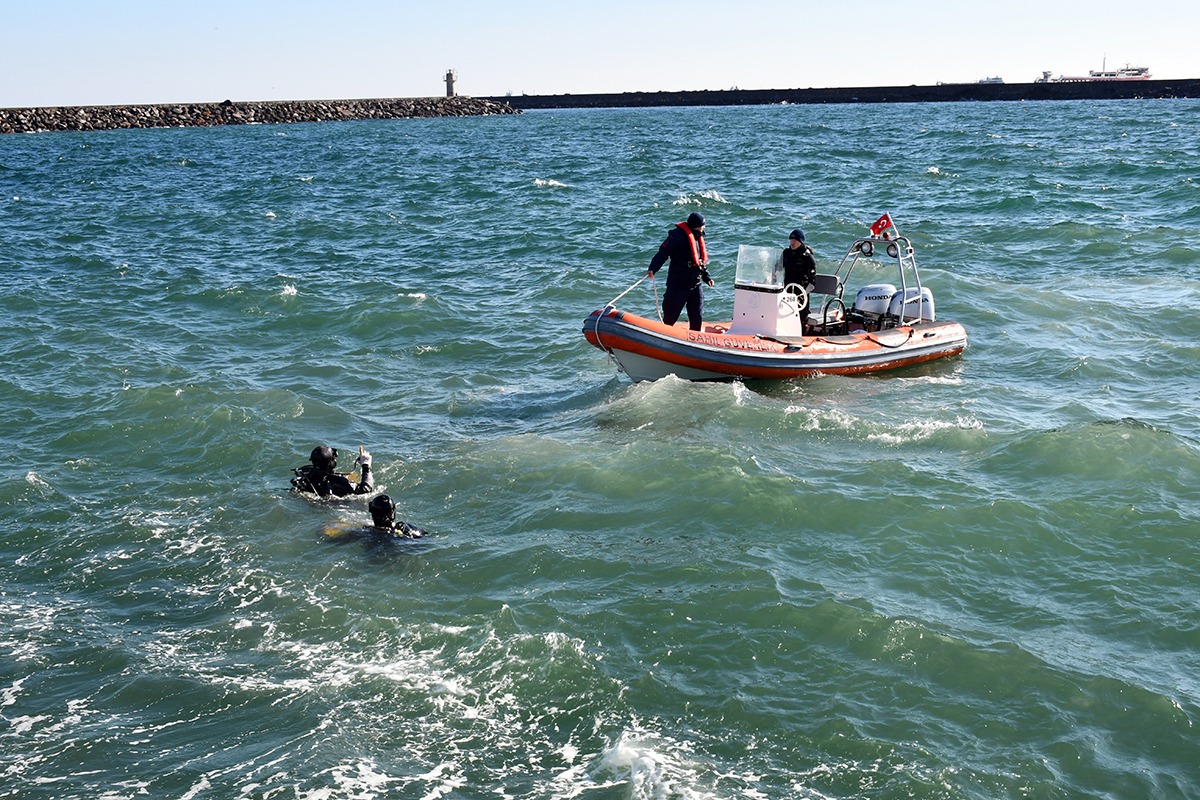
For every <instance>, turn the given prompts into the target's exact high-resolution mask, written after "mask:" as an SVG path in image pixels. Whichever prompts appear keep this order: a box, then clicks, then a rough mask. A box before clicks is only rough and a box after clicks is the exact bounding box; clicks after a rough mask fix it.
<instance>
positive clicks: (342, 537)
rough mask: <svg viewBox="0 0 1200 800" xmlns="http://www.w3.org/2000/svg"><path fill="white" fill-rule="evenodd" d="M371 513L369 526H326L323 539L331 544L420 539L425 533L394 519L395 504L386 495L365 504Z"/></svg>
mask: <svg viewBox="0 0 1200 800" xmlns="http://www.w3.org/2000/svg"><path fill="white" fill-rule="evenodd" d="M367 510H369V511H370V512H371V525H370V526H369V527H362V528H344V527H341V526H338V525H326V526H325V530H324V531H323V532H322V535H324V537H325V539H326V540H328V541H333V542H340V541H349V540H350V539H367V540H375V541H381V540H391V539H421V538H424V536H425V531H423V530H421V529H420V528H418V527H417V526H416V525H409V524H408V523H407V522H405V521H403V520H397V519H396V503H395V501H393V500H392V498H390V497H388V496H387V495H386V494H381V495H377V496H375V497H372V498H371V502H370V503H368V504H367Z"/></svg>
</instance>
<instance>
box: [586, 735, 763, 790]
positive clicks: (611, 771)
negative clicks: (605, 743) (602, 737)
mask: <svg viewBox="0 0 1200 800" xmlns="http://www.w3.org/2000/svg"><path fill="white" fill-rule="evenodd" d="M689 749H690V748H689V746H688V745H687V744H686V743H681V742H676V741H673V740H672V739H671V738H670V737H668V736H665V735H663V734H659V733H653V732H649V731H628V730H627V731H622V732H621V734H620V736H618V737H617V738H616V740H614V741H613V742H612V743H611V744H610V745H609V747H608V748H607V749H606V750H605V751H604V752H603V753H602V754H601V755H600V758H599V764H598V766H599V770H600V774H601V775H604V776H605V777H607V778H609V779H610V780H611V781H618V782H619V783H625V784H627V786H628V790H629V792H628V796H629V797H630V798H632V799H633V800H660V798H668V797H670V798H682V799H683V800H699V798H717V797H720V796H721V795H720V794H718V793H717V792H716V787H714V786H711V785H703V784H706V783H709V781H706V780H705V779H704V777H703V776H704V773H705V772H706V771H707V770H706V769H705V766H704V765H703V764H702V763H701V762H699V761H697V760H696V759H694V758H692V757H690V756H689V755H688V750H689ZM607 785H612V784H611V783H609V784H607ZM743 796H744V793H743Z"/></svg>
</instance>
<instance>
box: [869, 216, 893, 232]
mask: <svg viewBox="0 0 1200 800" xmlns="http://www.w3.org/2000/svg"><path fill="white" fill-rule="evenodd" d="M890 227H892V216H891V214H884V215H883V216H882V217H880V218H879V219H877V220H875V224H874V225H872V226H871V235H872V236H878V235H879V234H881V233H883V232H884V231H886V230H887V229H888V228H890Z"/></svg>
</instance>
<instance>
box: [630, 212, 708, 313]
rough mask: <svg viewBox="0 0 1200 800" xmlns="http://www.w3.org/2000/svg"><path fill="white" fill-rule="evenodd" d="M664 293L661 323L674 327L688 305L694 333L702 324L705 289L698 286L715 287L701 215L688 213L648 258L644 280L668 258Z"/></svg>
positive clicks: (656, 270) (651, 275)
mask: <svg viewBox="0 0 1200 800" xmlns="http://www.w3.org/2000/svg"><path fill="white" fill-rule="evenodd" d="M668 258H669V259H671V267H670V269H668V270H667V291H666V292H664V293H663V300H662V314H663V322H665V323H666V324H667V325H674V324H675V322H676V321H677V320H678V319H679V314H680V312H682V311H683V307H684V306H687V315H688V327H689V328H691V329H692V330H694V331H698V330H700V329H701V325H703V323H704V289H703V288H702V287H701V286H700V284H701V283H707V284H708V285H709V286H712V285H714V284H713V279H712V278H710V277H709V275H708V269H707V264H708V248H707V246H706V245H705V243H704V215H703V214H699V213H695V212H693V213H691V214H689V215H688V218H687V222H676V223H675V226H674V227H673V228H671V230H670V231H668V233H667V238H666V239H665V240H664V241H663V243H662V244H661V245H659V248H658V252H657V253H655V254H654V257H653V258H651V259H650V268H649V269H648V270H647V271H646V277H647V278H651V277H653V276H654V274H655V273H657V272H658V271H659V270H660V269H662V265H663V264H665V263H666V261H667V259H668Z"/></svg>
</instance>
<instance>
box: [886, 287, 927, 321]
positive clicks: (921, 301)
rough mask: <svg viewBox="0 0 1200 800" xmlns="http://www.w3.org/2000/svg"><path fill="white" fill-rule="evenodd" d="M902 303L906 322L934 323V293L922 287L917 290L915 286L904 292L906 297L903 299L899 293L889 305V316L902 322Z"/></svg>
mask: <svg viewBox="0 0 1200 800" xmlns="http://www.w3.org/2000/svg"><path fill="white" fill-rule="evenodd" d="M901 302H903V308H904V319H903V321H904V322H907V323H913V322H933V321H934V319H935V317H934V314H933V292H931V291H929V289H927V288H926V287H924V286H922V287H921V288H920V289H917V287H915V286H910V287H909V288H908V289H906V290H905V291H904V297H903V298H901V296H900V293H899V292H897V293H896V294H895V295H894V296H893V297H892V299H891V302H889V303H888V309H887V313H888V316H889V317H891V318H893V319H896V320H897V321H900V310H901Z"/></svg>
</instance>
